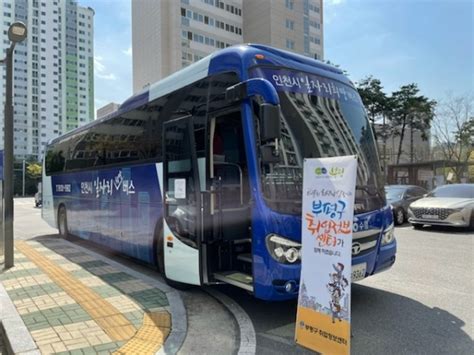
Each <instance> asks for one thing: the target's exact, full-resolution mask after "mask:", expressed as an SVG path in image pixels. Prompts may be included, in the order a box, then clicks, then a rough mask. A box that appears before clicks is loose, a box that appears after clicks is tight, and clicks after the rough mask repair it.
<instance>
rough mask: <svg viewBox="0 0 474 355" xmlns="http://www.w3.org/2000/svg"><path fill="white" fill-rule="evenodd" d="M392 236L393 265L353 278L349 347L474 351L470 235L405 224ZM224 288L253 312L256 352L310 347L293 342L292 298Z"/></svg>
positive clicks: (401, 351) (473, 256) (378, 351)
mask: <svg viewBox="0 0 474 355" xmlns="http://www.w3.org/2000/svg"><path fill="white" fill-rule="evenodd" d="M396 238H397V242H398V253H397V261H396V263H395V265H394V266H393V267H392V268H391V269H390V270H389V271H386V272H383V273H380V274H377V275H375V276H372V277H370V278H367V279H365V280H363V281H361V282H358V283H356V284H353V287H352V335H353V337H352V346H351V351H352V353H353V354H472V353H474V346H473V337H474V330H473V327H474V323H473V322H474V298H473V297H474V296H473V295H474V288H473V280H474V247H473V246H474V233H472V232H467V231H456V230H452V229H446V228H444V229H440V228H425V229H423V230H421V231H415V230H413V229H412V228H411V226H409V225H405V226H402V227H398V228H397V230H396ZM221 290H222V291H223V292H225V293H226V294H227V295H228V296H231V297H232V298H233V299H234V300H235V301H237V302H238V303H239V304H240V305H241V306H242V307H243V308H244V309H245V311H246V312H247V314H249V315H250V317H251V318H252V321H253V323H254V326H255V330H256V332H257V353H258V354H259V355H260V354H275V353H282V354H309V353H312V352H310V351H308V350H306V349H304V348H302V347H300V346H298V345H295V343H294V341H293V339H294V330H295V317H296V301H292V302H278V303H270V302H263V301H258V300H255V299H254V298H252V297H251V296H250V295H248V294H247V293H245V292H241V291H240V290H236V289H234V288H231V287H222V288H221Z"/></svg>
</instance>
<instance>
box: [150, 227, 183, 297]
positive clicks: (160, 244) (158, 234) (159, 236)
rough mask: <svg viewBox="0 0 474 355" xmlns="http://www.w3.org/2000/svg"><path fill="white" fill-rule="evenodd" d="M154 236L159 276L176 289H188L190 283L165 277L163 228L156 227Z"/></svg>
mask: <svg viewBox="0 0 474 355" xmlns="http://www.w3.org/2000/svg"><path fill="white" fill-rule="evenodd" d="M155 238H156V243H157V244H156V254H157V255H156V259H157V260H156V261H157V264H158V271H159V272H160V274H161V277H163V280H165V282H166V284H167V285H169V286H171V287H173V288H175V289H177V290H181V291H184V290H188V289H189V288H190V287H191V285H188V284H185V283H182V282H177V281H173V280H170V279H168V278H167V277H166V266H165V252H164V241H163V229H162V228H160V227H158V226H157V228H156V230H155Z"/></svg>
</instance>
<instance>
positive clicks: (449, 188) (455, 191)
mask: <svg viewBox="0 0 474 355" xmlns="http://www.w3.org/2000/svg"><path fill="white" fill-rule="evenodd" d="M428 196H429V197H454V198H474V184H469V185H444V186H440V187H437V188H436V189H434V190H433V191H431V192H430V193H429V194H428Z"/></svg>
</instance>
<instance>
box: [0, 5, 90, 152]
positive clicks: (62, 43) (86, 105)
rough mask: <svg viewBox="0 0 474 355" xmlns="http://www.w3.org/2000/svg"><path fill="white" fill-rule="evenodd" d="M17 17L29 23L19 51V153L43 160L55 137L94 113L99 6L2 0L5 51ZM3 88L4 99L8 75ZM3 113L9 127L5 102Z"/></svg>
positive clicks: (0, 83) (0, 81) (0, 46)
mask: <svg viewBox="0 0 474 355" xmlns="http://www.w3.org/2000/svg"><path fill="white" fill-rule="evenodd" d="M13 21H22V22H24V23H25V24H26V26H27V28H28V37H27V39H26V40H25V41H24V42H22V43H20V44H17V46H16V49H15V54H14V73H13V92H14V99H13V102H14V130H15V132H14V145H15V146H14V154H15V156H16V157H18V158H24V157H34V158H36V159H39V158H40V157H41V156H42V154H43V150H44V146H45V145H46V144H47V142H48V141H49V140H50V139H52V138H54V137H56V136H58V135H60V134H63V133H65V132H67V131H69V130H71V129H73V128H76V127H78V126H80V125H83V124H85V123H87V122H89V121H90V120H91V119H93V117H94V81H93V78H94V76H93V73H94V69H93V63H94V60H93V56H94V53H93V47H94V46H93V28H94V27H93V21H94V11H93V10H92V9H91V8H84V7H80V6H78V5H77V3H76V2H75V1H73V0H48V1H40V0H2V1H1V2H0V26H1V32H0V53H2V55H3V56H4V55H5V53H6V49H7V48H8V47H9V40H8V35H7V30H8V27H9V25H10V23H12V22H13ZM0 89H1V91H2V98H3V100H4V95H5V94H4V92H5V77H4V76H3V75H2V76H0ZM0 117H2V118H1V119H0V122H1V127H2V128H3V105H2V107H0ZM0 145H1V146H3V134H1V137H0Z"/></svg>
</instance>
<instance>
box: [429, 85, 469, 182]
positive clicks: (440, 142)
mask: <svg viewBox="0 0 474 355" xmlns="http://www.w3.org/2000/svg"><path fill="white" fill-rule="evenodd" d="M473 108H474V99H473V96H472V95H466V96H453V95H451V94H448V95H447V97H446V99H445V100H444V101H442V102H441V104H440V105H439V107H438V110H437V112H436V116H435V118H434V120H433V124H432V127H433V138H434V142H435V144H436V149H437V150H438V152H439V154H440V155H441V157H442V159H445V160H449V161H454V162H458V163H462V164H461V165H460V166H456V167H455V168H453V171H454V173H455V174H456V178H457V181H460V179H461V177H462V173H463V171H465V168H466V166H467V162H468V161H469V159H470V158H471V156H472V155H473V153H474V112H473Z"/></svg>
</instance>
